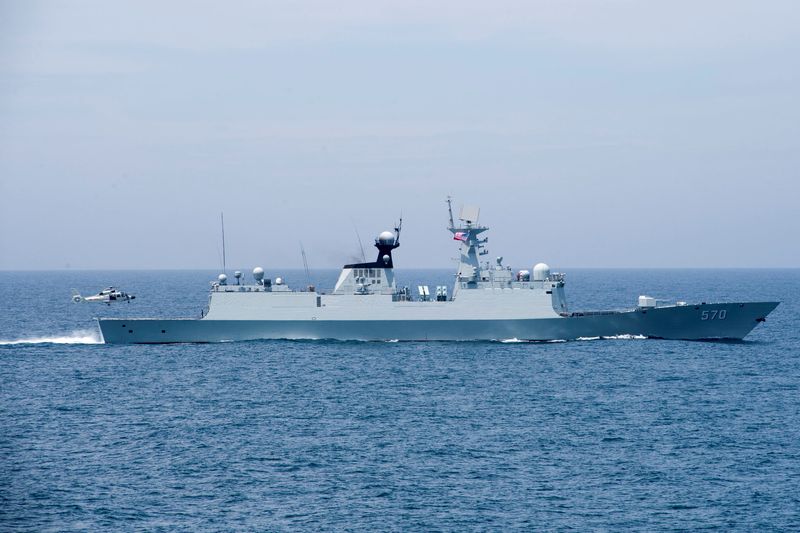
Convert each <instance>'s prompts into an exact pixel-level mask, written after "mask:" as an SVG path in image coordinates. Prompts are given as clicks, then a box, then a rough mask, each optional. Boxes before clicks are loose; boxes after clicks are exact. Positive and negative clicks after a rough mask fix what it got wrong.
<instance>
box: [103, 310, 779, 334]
mask: <svg viewBox="0 0 800 533" xmlns="http://www.w3.org/2000/svg"><path fill="white" fill-rule="evenodd" d="M777 305H778V302H746V303H738V302H737V303H719V304H698V305H682V306H667V307H657V308H649V309H635V310H630V311H620V312H599V313H584V314H582V313H575V314H573V315H570V316H566V317H557V318H520V319H512V318H509V319H480V318H476V319H470V320H465V319H454V320H447V319H439V320H392V319H384V320H380V319H375V320H326V319H316V320H210V319H207V318H198V319H187V318H184V319H158V318H127V319H119V318H101V319H98V323H99V326H100V330H101V333H102V336H103V340H104V342H106V343H109V344H116V343H123V344H164V343H206V342H229V341H247V340H259V339H298V340H299V339H336V340H360V341H387V340H398V341H471V340H475V341H480V340H487V341H488V340H494V341H500V340H508V339H518V340H526V341H550V340H575V339H583V338H594V337H614V336H620V335H635V336H644V337H651V338H659V339H676V340H711V339H733V340H741V339H744V337H745V336H746V335H747V334H748V333H750V332H751V331H752V330H753V328H755V327H756V326H757V325H758V324H759V323H760V322H763V321H764V320H765V318H766V316H767V315H768V314H769V313H770V312H772V310H773V309H775V307H777Z"/></svg>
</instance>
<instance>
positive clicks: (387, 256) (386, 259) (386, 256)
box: [381, 254, 391, 265]
mask: <svg viewBox="0 0 800 533" xmlns="http://www.w3.org/2000/svg"><path fill="white" fill-rule="evenodd" d="M381 259H383V262H384V263H386V264H387V265H388V264H389V260H390V259H391V257H389V254H384V256H383V257H381Z"/></svg>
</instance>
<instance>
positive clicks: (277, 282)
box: [275, 278, 283, 285]
mask: <svg viewBox="0 0 800 533" xmlns="http://www.w3.org/2000/svg"><path fill="white" fill-rule="evenodd" d="M275 285H283V278H275Z"/></svg>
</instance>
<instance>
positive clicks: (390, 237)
mask: <svg viewBox="0 0 800 533" xmlns="http://www.w3.org/2000/svg"><path fill="white" fill-rule="evenodd" d="M378 241H379V242H380V243H381V244H393V243H394V233H392V232H391V231H384V232H382V233H381V234H380V235H378Z"/></svg>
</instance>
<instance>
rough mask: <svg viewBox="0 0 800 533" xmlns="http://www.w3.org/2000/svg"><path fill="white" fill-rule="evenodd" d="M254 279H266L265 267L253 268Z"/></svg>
mask: <svg viewBox="0 0 800 533" xmlns="http://www.w3.org/2000/svg"><path fill="white" fill-rule="evenodd" d="M253 279H255V280H256V281H261V280H262V279H264V269H263V268H261V267H255V268H254V269H253Z"/></svg>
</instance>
